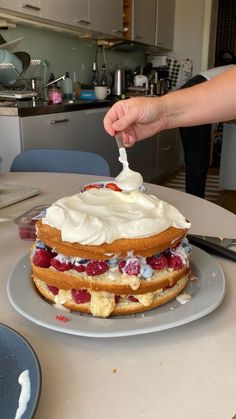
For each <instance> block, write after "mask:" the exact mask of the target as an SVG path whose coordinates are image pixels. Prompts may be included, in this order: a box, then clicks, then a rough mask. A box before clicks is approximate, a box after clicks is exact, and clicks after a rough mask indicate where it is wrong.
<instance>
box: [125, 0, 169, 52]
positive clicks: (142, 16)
mask: <svg viewBox="0 0 236 419" xmlns="http://www.w3.org/2000/svg"><path fill="white" fill-rule="evenodd" d="M163 1H165V0H163ZM132 7H133V22H132V39H133V40H134V41H138V42H142V43H144V44H148V45H154V44H155V38H156V0H146V1H145V2H144V1H143V0H133V5H132Z"/></svg>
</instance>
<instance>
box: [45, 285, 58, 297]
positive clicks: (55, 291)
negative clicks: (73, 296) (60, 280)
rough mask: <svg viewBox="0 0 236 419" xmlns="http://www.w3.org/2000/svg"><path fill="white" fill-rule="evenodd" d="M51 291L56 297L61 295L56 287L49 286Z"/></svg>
mask: <svg viewBox="0 0 236 419" xmlns="http://www.w3.org/2000/svg"><path fill="white" fill-rule="evenodd" d="M48 289H49V291H51V292H52V293H53V294H54V295H57V294H58V293H59V289H58V288H57V287H54V286H53V285H48Z"/></svg>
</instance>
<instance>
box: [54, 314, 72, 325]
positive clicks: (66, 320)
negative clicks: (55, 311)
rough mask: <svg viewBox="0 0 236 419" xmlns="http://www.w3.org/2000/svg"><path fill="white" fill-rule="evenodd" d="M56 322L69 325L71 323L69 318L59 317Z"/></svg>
mask: <svg viewBox="0 0 236 419" xmlns="http://www.w3.org/2000/svg"><path fill="white" fill-rule="evenodd" d="M56 320H57V321H58V322H61V323H67V322H68V321H69V317H66V316H62V315H57V316H56Z"/></svg>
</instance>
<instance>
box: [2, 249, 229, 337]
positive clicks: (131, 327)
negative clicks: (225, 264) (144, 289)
mask: <svg viewBox="0 0 236 419" xmlns="http://www.w3.org/2000/svg"><path fill="white" fill-rule="evenodd" d="M191 270H192V272H193V274H194V275H196V276H197V279H196V280H195V281H190V282H189V284H188V285H187V287H186V288H185V291H186V292H187V293H188V294H190V295H191V297H192V298H191V300H190V301H189V302H188V303H186V304H184V305H181V304H180V303H179V302H178V301H177V300H173V301H171V302H170V303H168V304H165V305H163V306H160V307H158V308H156V309H154V310H150V311H148V312H146V313H144V314H136V315H131V316H120V317H110V318H107V319H101V318H94V317H92V316H90V315H82V314H79V313H76V312H69V313H67V312H65V311H60V310H58V309H55V308H54V307H53V306H52V305H51V304H49V303H47V302H46V301H44V300H43V299H42V297H40V295H39V294H38V293H37V291H36V289H35V287H34V285H33V283H32V280H31V278H30V274H31V267H30V263H29V255H26V256H24V257H23V259H21V260H20V261H19V262H18V263H17V264H16V266H15V268H14V269H13V271H12V273H11V274H10V277H9V280H8V297H9V299H10V302H11V304H12V305H13V307H14V308H15V309H16V310H17V311H18V312H19V313H20V314H21V315H22V316H24V317H26V318H27V319H29V320H31V321H32V322H34V323H36V324H38V325H40V326H43V327H46V328H48V329H53V330H56V331H58V332H63V333H70V334H73V335H78V336H87V337H99V338H101V337H103V338H105V337H106V338H107V337H119V336H131V335H138V334H143V333H151V332H157V331H160V330H164V329H169V328H172V327H176V326H180V325H183V324H185V323H189V322H192V321H193V320H196V319H199V318H201V317H203V316H206V315H207V314H208V313H210V312H211V311H213V310H215V309H216V308H217V307H218V306H219V304H220V303H221V301H222V300H223V297H224V292H225V279H224V274H223V271H222V269H221V267H220V266H219V264H218V263H217V262H216V260H215V259H214V258H213V257H212V256H210V255H208V253H206V252H204V251H203V250H201V249H199V248H197V247H195V246H193V253H192V257H191ZM57 315H63V316H66V317H67V318H68V321H67V322H66V323H60V322H58V321H57V319H56V317H57Z"/></svg>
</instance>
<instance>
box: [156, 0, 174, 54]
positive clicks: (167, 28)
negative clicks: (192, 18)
mask: <svg viewBox="0 0 236 419" xmlns="http://www.w3.org/2000/svg"><path fill="white" fill-rule="evenodd" d="M156 2H157V11H156V22H157V23H156V41H155V44H156V45H157V46H158V47H160V48H163V49H169V50H171V49H172V48H173V42H174V24H175V0H156Z"/></svg>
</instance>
